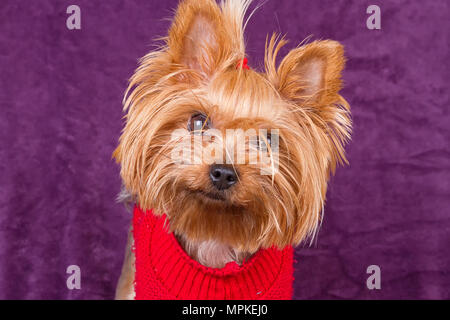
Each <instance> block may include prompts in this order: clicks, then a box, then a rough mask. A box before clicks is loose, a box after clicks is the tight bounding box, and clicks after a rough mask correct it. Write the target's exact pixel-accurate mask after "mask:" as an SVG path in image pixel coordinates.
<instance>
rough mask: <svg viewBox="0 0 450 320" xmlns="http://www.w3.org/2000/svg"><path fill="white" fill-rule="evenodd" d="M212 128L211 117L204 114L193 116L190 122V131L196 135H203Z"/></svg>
mask: <svg viewBox="0 0 450 320" xmlns="http://www.w3.org/2000/svg"><path fill="white" fill-rule="evenodd" d="M210 126H211V123H210V120H209V117H208V116H206V115H204V114H202V113H196V114H193V115H192V116H191V118H190V119H189V122H188V130H189V131H191V132H193V133H194V134H203V132H204V131H206V130H208V129H210Z"/></svg>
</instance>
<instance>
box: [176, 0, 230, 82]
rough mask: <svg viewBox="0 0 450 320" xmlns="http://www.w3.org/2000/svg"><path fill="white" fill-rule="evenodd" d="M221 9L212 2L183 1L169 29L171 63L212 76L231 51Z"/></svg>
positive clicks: (209, 0)
mask: <svg viewBox="0 0 450 320" xmlns="http://www.w3.org/2000/svg"><path fill="white" fill-rule="evenodd" d="M225 24H226V21H225V18H224V16H223V14H222V12H221V9H220V7H219V6H218V5H217V3H216V2H215V1H211V0H184V1H182V2H181V3H180V5H179V6H178V9H177V12H176V15H175V19H174V21H173V24H172V26H171V28H170V30H169V36H168V49H169V53H170V55H171V57H172V61H173V62H174V63H176V64H179V65H182V66H185V67H188V68H189V69H192V70H195V71H197V72H199V73H200V74H201V75H203V76H206V77H210V76H211V75H212V74H213V73H214V71H215V70H216V69H217V67H218V66H219V65H220V63H221V62H223V61H224V60H225V59H226V58H227V57H228V56H229V55H230V52H231V43H232V39H231V36H230V33H229V32H228V33H227V32H226V30H225Z"/></svg>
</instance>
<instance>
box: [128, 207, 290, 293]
mask: <svg viewBox="0 0 450 320" xmlns="http://www.w3.org/2000/svg"><path fill="white" fill-rule="evenodd" d="M168 226H169V223H168V221H167V220H166V218H165V216H161V217H158V216H155V215H154V214H153V212H152V211H151V210H150V211H145V212H144V211H142V210H141V209H139V207H137V206H136V207H135V208H134V215H133V235H134V252H135V256H136V275H135V291H136V299H138V300H155V299H173V300H175V299H180V300H194V299H202V300H203V299H204V300H206V299H211V300H225V299H243V300H250V299H251V300H253V299H268V300H269V299H273V300H278V299H280V300H281V299H291V298H292V283H293V249H292V247H286V248H285V249H283V250H278V249H276V248H270V249H261V250H259V251H258V252H257V253H255V255H254V256H253V257H251V258H250V259H249V260H248V261H246V262H244V263H243V264H242V265H241V266H239V265H238V264H236V263H235V262H230V263H228V264H227V265H226V266H225V267H224V268H221V269H218V268H208V267H205V266H203V265H201V264H200V263H198V262H196V261H195V260H193V259H191V258H190V257H189V256H188V255H187V254H186V253H185V252H184V250H183V249H182V248H181V246H180V245H179V243H178V241H177V240H176V238H175V236H174V235H173V233H169V232H168Z"/></svg>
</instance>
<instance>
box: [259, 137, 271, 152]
mask: <svg viewBox="0 0 450 320" xmlns="http://www.w3.org/2000/svg"><path fill="white" fill-rule="evenodd" d="M271 144H272V143H271V135H270V133H268V134H267V136H265V137H264V136H260V137H258V148H259V149H261V150H267V149H268V146H270V145H271Z"/></svg>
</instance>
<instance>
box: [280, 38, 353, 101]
mask: <svg viewBox="0 0 450 320" xmlns="http://www.w3.org/2000/svg"><path fill="white" fill-rule="evenodd" d="M344 63H345V59H344V48H343V46H342V45H341V44H339V43H338V42H336V41H331V40H324V41H315V42H313V43H311V44H308V45H305V46H302V47H299V48H296V49H294V50H292V51H291V52H289V53H288V55H287V56H286V57H285V58H284V59H283V61H282V62H281V64H280V66H279V68H278V71H277V73H276V74H277V75H276V79H275V82H276V83H275V86H276V87H277V89H278V90H279V92H280V93H281V94H282V96H284V97H285V98H286V99H288V100H291V101H293V102H295V103H297V104H300V105H311V106H318V107H320V106H328V105H330V104H333V103H336V102H337V101H338V100H339V96H338V92H339V90H340V89H341V86H342V85H341V72H342V70H343V68H344Z"/></svg>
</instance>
